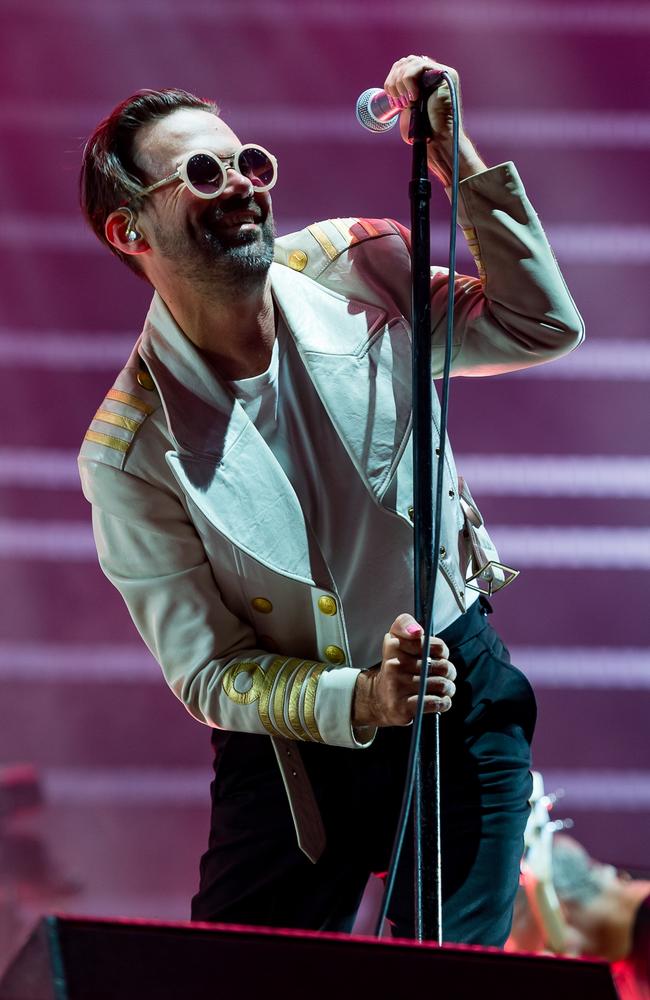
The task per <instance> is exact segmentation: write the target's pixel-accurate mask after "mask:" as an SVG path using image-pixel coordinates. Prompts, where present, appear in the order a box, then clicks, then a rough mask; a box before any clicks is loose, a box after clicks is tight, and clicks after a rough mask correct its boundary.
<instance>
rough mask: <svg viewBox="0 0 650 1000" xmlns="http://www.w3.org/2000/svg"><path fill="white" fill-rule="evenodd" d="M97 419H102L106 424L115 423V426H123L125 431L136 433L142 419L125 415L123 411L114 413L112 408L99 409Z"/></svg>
mask: <svg viewBox="0 0 650 1000" xmlns="http://www.w3.org/2000/svg"><path fill="white" fill-rule="evenodd" d="M94 419H95V420H101V421H102V423H104V424H113V425H114V426H115V427H122V428H123V429H124V430H125V431H132V432H133V433H135V431H137V429H138V427H139V426H140V423H141V421H140V420H136V419H134V418H133V417H125V416H123V415H122V414H121V413H113V412H112V410H97V413H96V414H95V417H94Z"/></svg>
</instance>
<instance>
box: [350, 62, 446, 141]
mask: <svg viewBox="0 0 650 1000" xmlns="http://www.w3.org/2000/svg"><path fill="white" fill-rule="evenodd" d="M444 79H445V78H444V75H443V74H442V73H439V72H438V71H437V70H435V69H428V70H426V72H425V73H423V74H422V76H421V78H420V86H421V87H422V88H424V89H425V90H435V89H436V88H437V87H439V86H440V84H441V83H444ZM402 110H403V109H402V108H397V109H396V108H395V105H394V104H391V103H390V97H389V96H388V94H387V93H386V91H385V90H380V89H379V88H378V87H370V89H369V90H364V92H363V94H361V96H360V97H359V100H358V101H357V106H356V108H355V113H356V116H357V121H358V122H359V124H360V125H363V127H364V128H367V129H368V131H369V132H388V130H389V129H391V128H393V127H394V126H395V125H396V124H397V119H398V118H399V116H400V113H401V111H402Z"/></svg>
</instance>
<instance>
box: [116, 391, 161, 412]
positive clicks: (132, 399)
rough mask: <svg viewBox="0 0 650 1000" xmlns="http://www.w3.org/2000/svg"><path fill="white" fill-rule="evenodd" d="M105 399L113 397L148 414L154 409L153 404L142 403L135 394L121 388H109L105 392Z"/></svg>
mask: <svg viewBox="0 0 650 1000" xmlns="http://www.w3.org/2000/svg"><path fill="white" fill-rule="evenodd" d="M106 399H114V400H115V401H116V402H118V403H126V405H127V406H132V407H133V409H134V410H140V412H141V413H147V414H149V413H153V411H154V407H153V406H149V404H148V403H144V402H143V401H142V400H141V399H138V397H137V396H132V395H131V393H130V392H122V390H121V389H109V391H108V392H107V393H106Z"/></svg>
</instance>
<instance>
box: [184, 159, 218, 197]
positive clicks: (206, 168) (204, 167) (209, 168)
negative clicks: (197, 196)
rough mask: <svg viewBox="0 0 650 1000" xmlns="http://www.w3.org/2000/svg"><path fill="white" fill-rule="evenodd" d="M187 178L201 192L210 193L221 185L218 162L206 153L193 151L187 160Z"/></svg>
mask: <svg viewBox="0 0 650 1000" xmlns="http://www.w3.org/2000/svg"><path fill="white" fill-rule="evenodd" d="M187 179H188V180H189V182H190V184H191V185H192V187H194V188H196V190H197V191H200V192H201V194H212V193H213V192H214V191H218V190H219V188H220V187H221V186H222V185H223V173H222V170H221V167H220V166H219V163H218V162H217V160H216V159H215V158H214V157H213V156H208V154H207V153H195V154H194V156H190V158H189V160H188V161H187Z"/></svg>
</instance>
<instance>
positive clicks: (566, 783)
mask: <svg viewBox="0 0 650 1000" xmlns="http://www.w3.org/2000/svg"><path fill="white" fill-rule="evenodd" d="M543 775H544V786H545V788H546V789H547V791H548V792H549V793H550V792H553V791H556V790H557V789H560V788H561V789H563V790H564V793H565V794H564V797H563V798H562V802H561V807H559V808H560V810H561V811H562V812H563V811H564V810H565V808H571V807H574V808H581V809H597V810H601V809H602V810H603V811H605V812H609V811H610V810H611V811H614V810H620V809H624V810H626V811H627V810H629V811H638V812H646V811H647V810H649V809H650V771H624V770H621V771H614V770H609V771H607V770H605V771H603V770H597V771H595V770H590V769H577V768H576V769H575V770H574V769H571V768H566V769H564V768H563V769H556V770H555V769H554V770H544V771H543ZM42 780H43V786H44V790H45V796H46V799H47V801H49V802H51V803H52V804H54V805H58V804H64V803H65V804H80V805H89V804H91V803H95V804H101V803H102V802H111V803H114V804H117V803H124V804H128V805H138V804H142V805H152V804H165V805H169V806H191V805H195V804H198V805H206V804H207V803H209V798H210V793H209V785H210V780H211V772H210V770H209V769H208V768H206V769H205V770H204V769H203V768H174V769H168V768H165V769H162V768H160V769H159V768H120V769H119V770H117V769H107V768H48V769H44V770H43V772H42Z"/></svg>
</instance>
